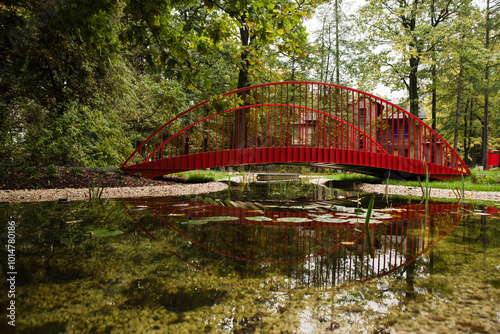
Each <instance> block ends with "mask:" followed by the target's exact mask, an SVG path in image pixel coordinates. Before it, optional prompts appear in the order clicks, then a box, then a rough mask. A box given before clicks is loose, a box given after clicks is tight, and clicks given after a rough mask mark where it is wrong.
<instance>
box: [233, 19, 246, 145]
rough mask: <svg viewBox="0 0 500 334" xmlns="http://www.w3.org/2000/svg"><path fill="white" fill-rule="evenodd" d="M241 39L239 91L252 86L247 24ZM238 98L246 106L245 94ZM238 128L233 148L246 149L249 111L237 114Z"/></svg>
mask: <svg viewBox="0 0 500 334" xmlns="http://www.w3.org/2000/svg"><path fill="white" fill-rule="evenodd" d="M242 20H243V22H246V19H245V15H244V16H243V18H242ZM240 39H241V46H242V51H241V64H240V72H239V73H238V87H237V89H240V88H244V87H248V86H249V84H250V80H249V69H250V62H249V60H248V56H249V54H250V50H249V47H250V31H249V28H248V26H246V24H243V25H242V26H241V28H240ZM238 96H239V97H240V98H241V99H242V100H243V105H245V104H246V103H247V102H246V98H245V96H244V93H238ZM235 121H236V126H235V128H236V129H237V131H238V136H237V138H238V142H237V143H234V144H236V145H233V148H245V147H246V146H247V143H246V140H247V110H246V109H240V110H238V111H237V112H236V119H235Z"/></svg>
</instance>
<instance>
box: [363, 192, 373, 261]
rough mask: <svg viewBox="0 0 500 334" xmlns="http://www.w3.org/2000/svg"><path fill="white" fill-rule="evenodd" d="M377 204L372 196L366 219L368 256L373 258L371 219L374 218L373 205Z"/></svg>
mask: <svg viewBox="0 0 500 334" xmlns="http://www.w3.org/2000/svg"><path fill="white" fill-rule="evenodd" d="M374 203H375V197H374V196H372V198H371V199H370V203H368V209H366V218H365V226H364V227H365V235H366V244H367V245H368V254H370V255H371V256H373V254H374V253H373V245H372V238H371V231H370V218H371V216H372V210H373V204H374Z"/></svg>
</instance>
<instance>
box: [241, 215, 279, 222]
mask: <svg viewBox="0 0 500 334" xmlns="http://www.w3.org/2000/svg"><path fill="white" fill-rule="evenodd" d="M245 219H247V220H251V221H256V222H272V221H273V219H272V218H269V217H265V216H256V217H245Z"/></svg>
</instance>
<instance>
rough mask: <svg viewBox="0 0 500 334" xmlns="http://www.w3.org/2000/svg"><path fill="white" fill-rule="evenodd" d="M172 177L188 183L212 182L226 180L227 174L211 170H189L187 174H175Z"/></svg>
mask: <svg viewBox="0 0 500 334" xmlns="http://www.w3.org/2000/svg"><path fill="white" fill-rule="evenodd" d="M174 175H175V176H177V177H182V178H184V179H187V181H188V182H190V183H205V182H213V181H217V180H221V179H227V178H228V174H227V173H224V172H216V171H213V170H191V171H188V172H182V173H176V174H174Z"/></svg>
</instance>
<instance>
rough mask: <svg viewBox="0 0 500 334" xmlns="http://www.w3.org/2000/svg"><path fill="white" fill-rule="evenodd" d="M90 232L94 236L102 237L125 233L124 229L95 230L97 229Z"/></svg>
mask: <svg viewBox="0 0 500 334" xmlns="http://www.w3.org/2000/svg"><path fill="white" fill-rule="evenodd" d="M89 233H91V234H92V236H93V237H94V238H101V237H111V236H114V235H119V234H123V231H120V230H95V231H90V232H89Z"/></svg>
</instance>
